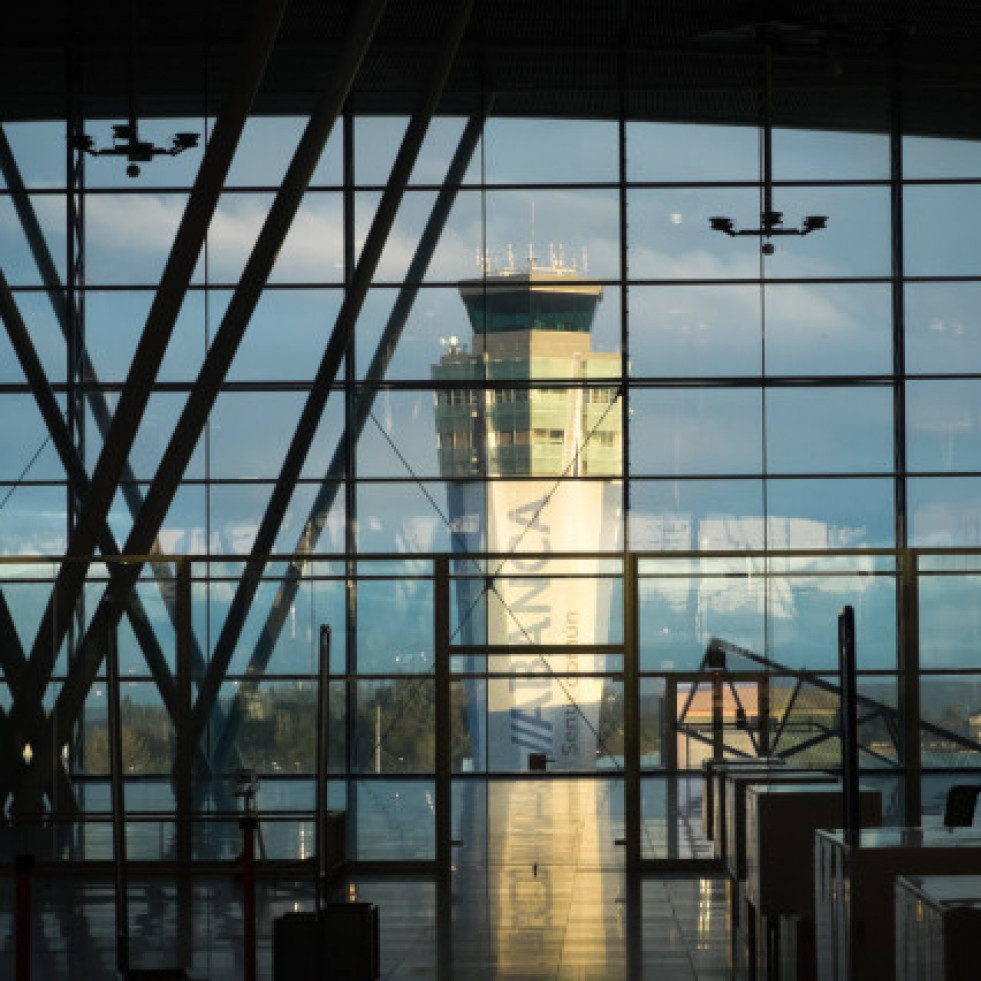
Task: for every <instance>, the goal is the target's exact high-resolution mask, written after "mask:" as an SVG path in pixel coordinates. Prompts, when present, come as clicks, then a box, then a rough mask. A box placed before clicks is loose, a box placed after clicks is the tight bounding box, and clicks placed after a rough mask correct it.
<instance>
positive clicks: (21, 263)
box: [0, 153, 67, 287]
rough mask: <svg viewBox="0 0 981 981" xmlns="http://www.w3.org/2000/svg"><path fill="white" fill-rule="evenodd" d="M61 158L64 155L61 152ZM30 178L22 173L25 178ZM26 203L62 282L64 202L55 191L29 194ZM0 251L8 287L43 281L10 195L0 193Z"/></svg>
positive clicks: (64, 237) (63, 273) (64, 238)
mask: <svg viewBox="0 0 981 981" xmlns="http://www.w3.org/2000/svg"><path fill="white" fill-rule="evenodd" d="M60 156H61V158H62V159H64V154H63V153H62V154H61V155H60ZM29 179H30V178H29V177H25V181H28V180H29ZM25 203H26V205H27V207H28V208H29V210H30V211H31V212H32V213H33V216H34V217H35V218H36V219H37V221H38V224H39V225H40V226H41V233H42V235H43V236H44V242H45V245H46V246H47V251H48V253H49V254H50V257H51V259H52V261H53V263H54V266H55V270H56V272H57V274H58V277H59V279H60V280H61V282H64V281H65V251H66V247H65V241H66V238H67V235H66V230H65V206H64V203H63V201H62V199H61V198H60V197H59V196H57V195H55V194H28V195H27V200H26V202H25ZM0 251H2V254H3V274H4V277H5V278H6V279H7V282H8V283H9V284H10V286H11V287H17V286H40V285H42V282H43V281H42V278H41V271H40V269H39V268H38V264H37V261H36V260H35V259H34V256H33V254H32V252H31V248H30V244H29V242H28V239H27V236H26V235H25V234H24V229H23V226H22V225H21V223H20V218H19V217H18V215H17V211H16V209H15V208H14V202H13V200H12V198H11V197H10V196H9V195H7V194H4V195H2V196H0Z"/></svg>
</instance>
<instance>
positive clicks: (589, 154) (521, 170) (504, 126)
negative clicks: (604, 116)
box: [484, 117, 618, 184]
mask: <svg viewBox="0 0 981 981" xmlns="http://www.w3.org/2000/svg"><path fill="white" fill-rule="evenodd" d="M484 138H485V139H486V141H487V158H486V167H487V178H486V179H487V182H488V183H492V184H512V183H522V184H564V183H574V182H576V183H587V182H589V183H593V182H613V181H616V180H617V178H618V165H617V124H616V122H614V121H607V120H575V119H502V118H500V117H492V118H490V119H489V120H488V121H487V123H486V125H485V127H484Z"/></svg>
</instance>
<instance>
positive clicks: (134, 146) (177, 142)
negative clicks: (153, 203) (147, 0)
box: [72, 0, 199, 177]
mask: <svg viewBox="0 0 981 981" xmlns="http://www.w3.org/2000/svg"><path fill="white" fill-rule="evenodd" d="M126 69H127V70H126V81H127V102H128V106H129V113H128V119H127V121H126V122H125V123H116V124H115V125H113V127H112V145H111V146H106V147H97V146H96V145H95V140H94V139H93V138H92V137H91V136H89V135H87V134H86V133H79V134H78V135H77V136H76V137H75V138H74V140H73V141H72V142H73V145H74V147H75V148H76V149H77V150H82V151H83V152H85V153H87V154H89V155H90V156H93V157H125V158H126V159H127V160H128V161H129V163H128V165H127V167H126V173H127V175H128V176H130V177H139V176H140V166H139V165H140V164H141V163H149V162H150V161H151V160H152V159H153V158H154V157H157V156H161V155H166V156H170V157H176V156H177V154H179V153H183V152H184V151H185V150H190V149H192V148H194V147H196V146H197V145H198V139H199V134H197V133H176V134H175V135H174V137H173V138H172V140H171V143H170V146H156V145H155V144H154V143H152V142H151V141H149V140H144V139H141V138H140V123H139V120H138V119H137V115H136V3H135V0H130V31H129V47H128V50H127V64H126Z"/></svg>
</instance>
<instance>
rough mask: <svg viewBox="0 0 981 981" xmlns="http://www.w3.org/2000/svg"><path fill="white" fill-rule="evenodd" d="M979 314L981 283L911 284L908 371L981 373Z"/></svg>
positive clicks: (908, 295)
mask: <svg viewBox="0 0 981 981" xmlns="http://www.w3.org/2000/svg"><path fill="white" fill-rule="evenodd" d="M979 311H981V283H907V285H906V305H905V321H906V369H907V371H910V372H916V373H920V372H922V373H933V372H938V373H939V372H944V373H950V374H960V373H962V372H977V371H981V316H979Z"/></svg>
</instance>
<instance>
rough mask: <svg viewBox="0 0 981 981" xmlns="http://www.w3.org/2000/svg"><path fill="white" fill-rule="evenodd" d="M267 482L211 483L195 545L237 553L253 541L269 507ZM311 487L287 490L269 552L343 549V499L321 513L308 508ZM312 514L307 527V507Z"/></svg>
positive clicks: (313, 490)
mask: <svg viewBox="0 0 981 981" xmlns="http://www.w3.org/2000/svg"><path fill="white" fill-rule="evenodd" d="M270 490H271V488H270V486H269V485H268V484H237V485H236V484H214V485H212V487H211V489H210V493H209V497H208V509H209V514H210V523H209V528H208V531H207V533H205V530H204V528H195V529H193V535H195V536H196V537H197V540H198V541H199V542H201V543H202V544H203V543H207V550H208V551H211V552H224V553H227V554H230V555H242V554H243V553H246V552H248V551H249V550H250V549H251V548H252V546H253V543H254V541H255V536H256V532H257V531H258V529H259V525H260V522H261V521H262V517H263V515H264V514H265V511H266V507H267V505H268V503H269V495H270ZM316 494H317V488H316V487H315V486H313V485H311V484H301V485H299V486H298V487H297V488H296V490H295V491H294V492H293V497H292V500H291V503H290V507H289V508H288V509H287V511H286V514H285V516H284V517H283V520H282V522H280V524H279V527H278V528H277V530H276V538H275V541H274V543H273V547H272V549H271V551H273V552H287V553H290V554H292V553H293V552H296V551H306V550H308V547H309V546H310V545H313V544H316V547H317V549H318V550H319V551H321V552H331V551H334V552H343V551H344V519H343V513H344V511H343V507H344V502H343V499H342V500H341V501H336V499H335V503H334V507H333V508H332V509H331V510H330V511H329V512H328V513H326V514H325V513H323V511H321V510H320V509H316V508H314V500H315V497H316ZM312 508H313V509H314V511H315V514H314V518H313V523H312V524H311V518H310V514H311V509H312Z"/></svg>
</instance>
